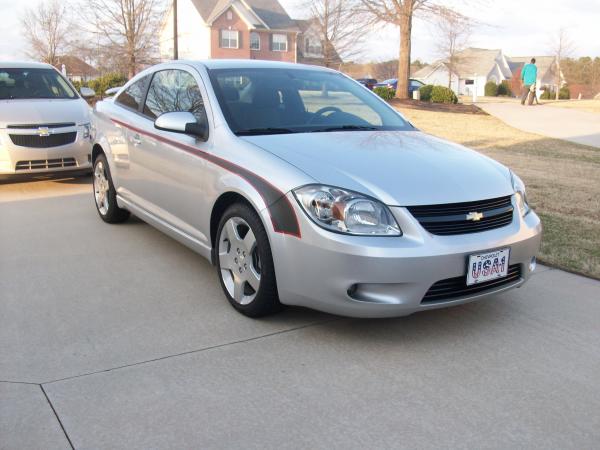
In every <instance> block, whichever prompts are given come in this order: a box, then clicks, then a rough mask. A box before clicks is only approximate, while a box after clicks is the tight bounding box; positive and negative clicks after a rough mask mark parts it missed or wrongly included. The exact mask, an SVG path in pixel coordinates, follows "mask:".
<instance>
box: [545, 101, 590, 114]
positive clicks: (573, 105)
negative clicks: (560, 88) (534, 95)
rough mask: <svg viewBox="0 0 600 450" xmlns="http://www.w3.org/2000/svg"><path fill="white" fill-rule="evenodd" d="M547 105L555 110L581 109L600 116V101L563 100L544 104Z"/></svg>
mask: <svg viewBox="0 0 600 450" xmlns="http://www.w3.org/2000/svg"><path fill="white" fill-rule="evenodd" d="M544 104H545V105H548V106H552V107H555V108H568V109H579V110H581V111H587V112H592V113H598V114H600V100H563V101H560V100H559V101H554V102H544Z"/></svg>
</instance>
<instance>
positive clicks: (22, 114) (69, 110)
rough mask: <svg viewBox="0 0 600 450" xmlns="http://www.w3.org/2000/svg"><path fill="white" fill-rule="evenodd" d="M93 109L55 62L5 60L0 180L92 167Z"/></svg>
mask: <svg viewBox="0 0 600 450" xmlns="http://www.w3.org/2000/svg"><path fill="white" fill-rule="evenodd" d="M82 90H83V92H82V93H83V94H86V95H90V96H92V95H94V92H93V91H92V90H90V89H87V88H86V89H82ZM90 112H91V111H90V107H89V106H88V104H87V103H86V101H85V100H83V98H81V96H80V95H79V94H78V93H77V92H76V91H75V89H73V87H72V86H71V84H70V83H69V82H68V81H67V80H66V79H65V78H64V77H63V76H62V75H61V74H60V73H59V72H58V71H57V70H56V69H54V67H52V66H51V65H49V64H42V63H2V62H0V179H7V178H13V177H15V176H19V175H30V176H31V175H40V174H41V175H46V174H48V173H54V172H60V173H64V172H69V173H73V172H80V173H85V172H90V171H91V168H92V164H91V153H92V143H91V140H90Z"/></svg>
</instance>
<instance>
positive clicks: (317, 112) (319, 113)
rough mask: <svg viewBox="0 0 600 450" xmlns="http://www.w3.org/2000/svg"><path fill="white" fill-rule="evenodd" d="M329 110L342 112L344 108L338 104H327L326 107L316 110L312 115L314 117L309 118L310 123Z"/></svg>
mask: <svg viewBox="0 0 600 450" xmlns="http://www.w3.org/2000/svg"><path fill="white" fill-rule="evenodd" d="M327 112H339V113H341V112H342V110H341V109H340V108H338V107H337V106H326V107H324V108H321V109H319V110H318V111H315V115H314V116H312V118H311V119H310V120H309V122H308V123H309V124H312V123H313V122H314V121H315V120H316V119H318V118H319V117H322V116H323V114H325V113H327Z"/></svg>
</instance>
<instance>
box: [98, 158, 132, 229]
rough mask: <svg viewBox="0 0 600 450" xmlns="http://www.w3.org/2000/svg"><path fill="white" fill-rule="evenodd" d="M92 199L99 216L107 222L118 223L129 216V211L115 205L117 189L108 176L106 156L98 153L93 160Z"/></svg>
mask: <svg viewBox="0 0 600 450" xmlns="http://www.w3.org/2000/svg"><path fill="white" fill-rule="evenodd" d="M93 177H94V181H93V183H94V200H95V202H96V210H97V211H98V214H99V215H100V218H101V219H102V220H104V221H105V222H107V223H120V222H124V221H126V220H127V219H128V218H129V211H127V210H126V209H122V208H119V206H118V205H117V191H116V190H115V186H114V184H113V181H112V177H111V176H110V168H109V167H108V162H107V161H106V156H104V155H99V156H98V157H97V158H96V160H95V161H94V173H93Z"/></svg>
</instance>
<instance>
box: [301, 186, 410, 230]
mask: <svg viewBox="0 0 600 450" xmlns="http://www.w3.org/2000/svg"><path fill="white" fill-rule="evenodd" d="M293 192H294V196H295V197H296V199H297V200H298V203H300V206H302V209H304V211H305V212H306V214H307V215H308V217H310V218H311V219H312V220H313V222H315V223H316V224H317V225H319V226H320V227H323V228H325V229H326V230H330V231H334V232H337V233H346V234H353V235H363V236H402V231H401V230H400V227H399V226H398V224H397V223H396V220H395V219H394V216H392V213H391V212H390V210H389V208H388V207H387V206H385V205H384V204H383V203H381V202H379V201H377V200H375V199H372V198H369V197H366V196H364V195H362V194H358V193H356V192H351V191H347V190H344V189H340V188H336V187H331V186H322V185H316V184H312V185H308V186H303V187H301V188H298V189H295V190H294V191H293Z"/></svg>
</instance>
